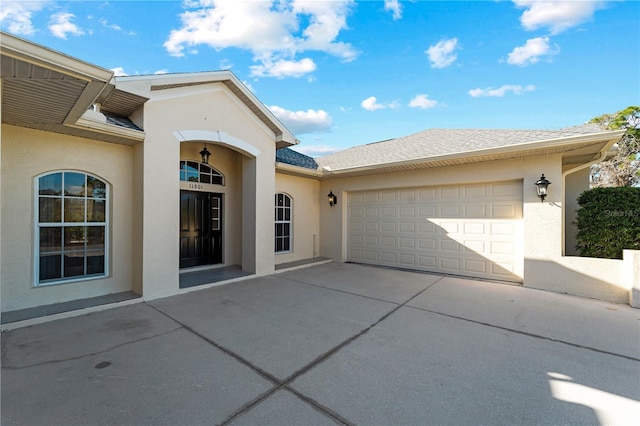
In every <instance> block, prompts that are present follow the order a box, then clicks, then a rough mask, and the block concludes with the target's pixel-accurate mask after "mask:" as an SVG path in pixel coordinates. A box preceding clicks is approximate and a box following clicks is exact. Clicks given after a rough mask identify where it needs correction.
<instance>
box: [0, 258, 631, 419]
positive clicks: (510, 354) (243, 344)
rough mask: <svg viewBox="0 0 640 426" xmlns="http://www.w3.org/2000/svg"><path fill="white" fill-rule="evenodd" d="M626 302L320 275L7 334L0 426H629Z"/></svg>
mask: <svg viewBox="0 0 640 426" xmlns="http://www.w3.org/2000/svg"><path fill="white" fill-rule="evenodd" d="M639 319H640V315H639V311H638V310H634V309H632V308H630V307H628V306H625V305H615V304H610V303H604V302H599V301H595V300H589V299H582V298H576V297H571V296H566V295H559V294H552V293H547V292H541V291H536V290H530V289H524V288H521V287H515V286H509V285H503V284H496V283H489V282H482V281H474V280H469V279H461V278H454V277H443V276H436V275H429V274H421V273H412V272H404V271H396V270H389V269H382V268H375V267H367V266H361V265H353V264H340V263H337V264H336V263H329V264H325V265H321V266H313V267H310V268H306V269H300V270H295V271H289V272H284V273H281V274H277V275H273V276H268V277H261V278H254V279H250V280H246V281H242V282H237V283H233V284H230V285H226V286H221V287H215V288H211V289H207V290H201V291H196V292H193V293H188V294H184V295H180V296H176V297H171V298H167V299H161V300H155V301H152V302H147V303H138V304H135V305H130V306H126V307H121V308H115V309H110V310H107V311H103V312H98V313H93V314H90V315H85V316H81V317H75V318H69V319H64V320H59V321H55V322H51V323H47V324H42V325H37V326H32V327H28V328H22V329H17V330H13V331H8V332H5V333H3V336H2V388H1V389H2V406H1V418H0V420H1V423H2V425H12V424H28V425H37V424H48V425H50V424H54V425H63V424H64V425H71V424H91V425H101V424H105V425H107V424H109V425H116V424H117V425H129V424H130V425H142V424H158V425H159V424H163V425H165V424H166V425H191V424H194V425H195V424H231V425H250V424H260V425H269V424H273V425H294V424H295V425H324V424H359V425H397V424H420V425H425V424H435V425H440V424H442V425H444V424H446V425H463V424H473V425H476V424H491V425H494V424H509V425H513V424H569V423H571V424H625V423H628V424H632V423H635V422H636V421H637V419H638V418H640V402H638V401H639V400H640V322H639Z"/></svg>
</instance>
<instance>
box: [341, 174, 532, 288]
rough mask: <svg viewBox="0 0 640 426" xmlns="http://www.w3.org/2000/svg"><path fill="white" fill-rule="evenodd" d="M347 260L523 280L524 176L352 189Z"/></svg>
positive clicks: (349, 202)
mask: <svg viewBox="0 0 640 426" xmlns="http://www.w3.org/2000/svg"><path fill="white" fill-rule="evenodd" d="M347 210H348V218H347V260H348V261H350V262H358V263H366V264H372V265H382V266H391V267H399V268H407V269H414V270H420V271H429V272H438V273H445V274H454V275H463V276H469V277H478V278H487V279H492V280H500V281H511V282H522V276H523V250H522V241H523V226H522V181H521V180H518V181H508V182H490V183H479V184H478V183H474V184H468V185H448V186H437V187H418V188H400V189H384V190H368V191H357V192H350V193H349V194H348V199H347Z"/></svg>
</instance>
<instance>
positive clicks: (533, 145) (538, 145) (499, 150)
mask: <svg viewBox="0 0 640 426" xmlns="http://www.w3.org/2000/svg"><path fill="white" fill-rule="evenodd" d="M625 132H626V130H614V131H610V132H599V133H590V134H586V135H575V136H569V137H564V138H556V139H547V140H542V141H534V142H525V143H521V144H514V145H506V146H499V147H495V148H486V149H479V150H475V151H462V152H454V153H450V154H443V155H436V156H432V157H423V158H415V159H411V160H403V161H396V162H390V163H376V164H369V165H366V166H356V167H349V168H344V169H338V170H332V169H331V166H325V167H323V169H324V170H326V171H327V172H330V173H331V174H334V175H337V174H343V173H353V172H360V171H366V170H374V169H378V168H384V167H397V166H407V165H411V164H419V163H431V162H437V161H447V160H460V159H464V158H473V157H483V156H487V155H500V154H508V153H517V152H526V151H534V150H536V149H543V148H555V147H558V146H564V145H575V144H581V143H590V142H607V144H606V148H607V149H608V147H610V146H611V145H613V144H615V143H616V142H617V141H618V140H619V139H620V138H621V137H622V135H624V133H625ZM598 152H600V150H599V151H598Z"/></svg>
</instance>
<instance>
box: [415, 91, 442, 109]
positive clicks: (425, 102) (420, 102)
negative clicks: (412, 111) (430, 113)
mask: <svg viewBox="0 0 640 426" xmlns="http://www.w3.org/2000/svg"><path fill="white" fill-rule="evenodd" d="M436 105H438V102H437V101H434V100H433V99H429V95H424V94H420V95H416V97H415V98H413V99H411V102H409V106H410V107H411V108H420V109H429V108H433V107H435V106H436Z"/></svg>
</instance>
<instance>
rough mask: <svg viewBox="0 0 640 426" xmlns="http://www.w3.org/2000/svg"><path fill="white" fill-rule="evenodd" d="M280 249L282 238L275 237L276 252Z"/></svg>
mask: <svg viewBox="0 0 640 426" xmlns="http://www.w3.org/2000/svg"><path fill="white" fill-rule="evenodd" d="M278 251H282V238H276V252H278Z"/></svg>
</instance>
